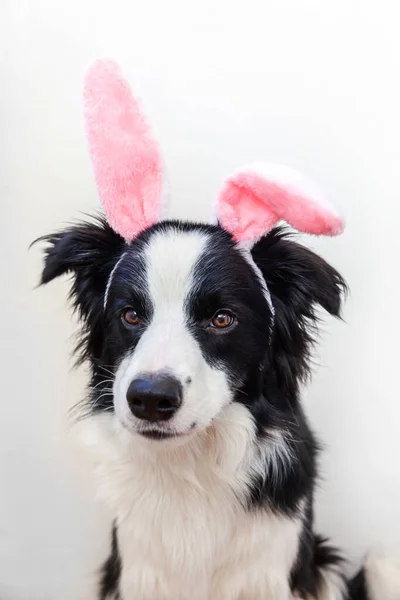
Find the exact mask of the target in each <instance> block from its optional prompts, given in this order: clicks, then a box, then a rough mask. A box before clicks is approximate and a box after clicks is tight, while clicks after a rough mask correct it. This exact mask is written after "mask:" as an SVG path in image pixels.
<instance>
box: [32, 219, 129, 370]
mask: <svg viewBox="0 0 400 600" xmlns="http://www.w3.org/2000/svg"><path fill="white" fill-rule="evenodd" d="M36 242H45V243H46V244H47V246H46V248H45V251H44V253H45V259H44V268H43V272H42V277H41V284H46V283H49V282H50V281H52V280H53V279H55V278H56V277H59V276H60V275H64V274H71V275H72V281H71V290H70V299H71V300H72V305H73V308H74V309H75V310H76V311H77V313H78V315H79V317H80V318H81V320H82V325H83V336H82V337H81V339H80V342H79V344H78V348H77V349H78V351H79V352H80V358H81V359H82V360H84V359H85V358H88V357H93V356H96V354H99V352H100V346H101V343H100V342H101V335H102V329H103V315H104V294H105V290H106V287H107V282H108V279H109V276H110V273H111V271H112V269H113V268H114V266H115V264H116V263H117V261H118V260H119V258H120V257H121V255H122V253H123V252H124V250H125V248H126V242H125V241H124V239H123V238H122V237H121V236H120V235H119V234H118V233H116V232H115V231H114V230H113V229H112V228H111V227H110V225H108V223H107V222H106V221H105V220H104V219H98V220H97V221H93V222H87V223H80V224H78V225H75V226H71V227H69V228H67V229H65V230H64V231H61V232H58V233H53V234H50V235H47V236H44V237H42V238H39V240H36Z"/></svg>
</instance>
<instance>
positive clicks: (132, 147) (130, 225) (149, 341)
mask: <svg viewBox="0 0 400 600" xmlns="http://www.w3.org/2000/svg"><path fill="white" fill-rule="evenodd" d="M86 99H87V105H86V108H87V113H86V114H87V123H88V134H89V141H90V145H91V149H92V156H93V159H94V166H95V174H96V179H97V182H98V185H99V191H100V196H101V198H102V200H103V204H104V207H105V211H106V215H107V218H108V222H107V221H106V220H103V219H100V220H98V221H93V222H91V223H83V224H80V225H77V226H74V227H71V228H69V229H67V230H65V231H63V232H61V233H58V234H54V235H50V236H47V237H46V238H45V239H46V241H47V242H48V246H47V249H46V258H45V267H44V270H43V274H42V283H47V282H49V281H51V280H52V279H54V278H55V277H57V276H59V275H62V274H64V273H70V274H72V292H71V295H72V298H73V302H74V306H75V308H76V309H77V310H78V312H79V315H80V317H81V320H82V324H83V332H82V337H81V341H80V344H79V351H80V356H81V358H82V359H83V360H88V361H89V362H90V364H91V367H92V381H91V391H90V398H89V399H88V403H87V408H88V409H89V410H92V411H113V412H115V415H116V417H117V418H118V419H119V420H120V421H121V423H122V424H123V425H124V426H125V427H126V428H128V429H130V430H132V431H133V432H136V433H138V434H141V435H142V436H145V437H148V438H158V439H161V438H168V437H182V438H184V437H186V436H189V435H195V433H196V431H198V430H204V429H205V428H207V426H208V425H209V424H210V423H211V422H212V421H213V419H214V418H215V417H217V416H218V415H219V414H220V413H221V411H222V410H223V408H224V407H225V406H227V405H228V404H230V403H231V402H233V401H236V402H241V403H243V404H245V405H246V406H247V407H248V408H249V409H250V410H251V411H252V412H253V413H254V414H255V415H256V414H257V411H259V410H260V406H262V405H263V403H265V402H270V397H271V395H274V397H279V398H281V399H282V401H284V402H290V401H291V400H290V398H292V399H294V398H296V396H297V387H298V384H299V382H300V381H301V380H302V379H303V378H304V376H305V375H306V373H307V370H308V359H309V351H310V344H311V343H312V330H313V328H314V326H315V323H316V320H317V316H316V312H315V311H316V308H317V306H318V305H320V306H322V307H323V308H324V309H326V310H327V311H328V312H329V313H330V314H333V315H335V316H338V315H339V311H340V299H341V294H342V292H343V291H344V289H345V284H344V281H343V279H342V278H341V277H340V275H339V274H338V273H337V272H336V271H335V270H334V269H333V268H332V267H330V266H329V265H328V264H327V263H326V262H325V261H324V260H322V259H321V258H319V257H318V256H317V255H315V254H314V253H312V252H311V251H310V250H308V249H306V248H305V247H303V246H301V245H299V244H298V243H296V241H294V240H293V239H292V237H291V235H290V234H289V233H288V232H287V231H285V230H283V229H282V228H274V229H273V226H274V224H275V223H276V222H277V221H278V220H280V219H281V218H284V219H285V220H286V221H287V222H289V223H290V224H291V225H293V226H294V227H295V228H297V229H299V230H302V231H307V232H310V233H316V234H331V235H332V234H336V233H339V231H340V229H341V222H340V220H339V219H338V217H337V216H336V215H335V213H334V212H333V211H332V210H331V209H330V208H328V207H326V206H325V205H323V204H321V203H320V202H319V200H318V193H317V192H316V191H315V189H314V188H313V187H312V186H310V184H309V183H308V182H307V181H305V180H304V179H303V178H301V177H300V176H299V175H298V174H296V173H295V174H294V173H293V171H290V170H288V169H285V168H282V167H278V168H276V167H275V168H272V167H270V166H269V167H265V166H262V168H260V167H259V166H255V167H251V168H246V169H244V170H242V171H240V172H239V173H238V174H236V175H234V176H233V177H231V178H229V179H228V180H227V182H226V184H225V185H224V187H223V189H222V191H221V194H220V196H219V202H218V209H217V220H218V224H216V225H201V224H192V223H183V222H178V221H161V222H157V221H158V220H159V217H160V205H161V192H162V180H161V160H160V157H159V154H158V151H157V149H156V146H155V144H154V142H153V140H152V138H151V136H150V134H149V131H148V128H147V126H146V125H145V123H144V121H143V117H142V115H141V114H140V113H139V112H138V111H139V109H138V106H137V103H136V102H135V101H134V99H133V98H132V97H131V96H130V91H129V88H127V87H126V84H125V82H123V81H122V80H121V79H120V76H119V75H118V73H117V72H116V71H115V67H114V65H112V64H110V63H105V64H104V63H102V64H100V65H99V64H97V65H96V66H95V67H94V69H93V70H92V71H91V72H90V73H89V76H88V79H87V83H86ZM121 127H122V128H128V130H129V131H128V133H129V135H126V133H127V132H126V131H122V132H121V131H120V130H119V129H121ZM118 128H119V129H118ZM114 130H116V131H117V133H118V135H114V133H113V131H114ZM122 134H124V135H122ZM127 140H128V141H127ZM131 140H134V141H133V142H132V141H131ZM138 153H139V158H137V155H138ZM118 157H119V158H118ZM293 175H294V176H293ZM288 176H290V182H288ZM108 223H110V224H111V225H109V224H108ZM288 399H289V400H288ZM292 401H294V400H292ZM264 408H265V407H264ZM275 408H276V407H275ZM274 410H275V409H274V408H273V406H272V405H271V411H270V412H268V411H265V410H263V411H262V412H263V415H264V417H263V418H264V419H265V418H267V419H268V418H270V419H271V424H273V419H274Z"/></svg>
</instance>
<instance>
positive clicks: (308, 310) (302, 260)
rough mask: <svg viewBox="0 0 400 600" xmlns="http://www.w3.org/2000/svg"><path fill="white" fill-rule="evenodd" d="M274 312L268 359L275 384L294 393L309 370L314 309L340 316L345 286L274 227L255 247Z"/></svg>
mask: <svg viewBox="0 0 400 600" xmlns="http://www.w3.org/2000/svg"><path fill="white" fill-rule="evenodd" d="M252 256H253V259H254V261H255V262H256V264H257V266H258V267H259V268H260V270H261V272H262V274H263V277H264V279H265V281H266V283H267V286H268V289H269V291H270V294H271V301H272V305H273V307H274V310H275V317H274V326H273V331H272V342H271V347H270V352H271V355H270V361H271V362H272V363H273V364H274V365H275V367H276V375H277V377H278V384H279V385H280V386H281V387H282V389H286V390H288V391H289V392H291V393H296V392H297V390H298V387H299V384H300V382H302V381H304V380H305V379H306V378H307V376H308V374H309V371H310V354H311V349H312V344H313V343H314V341H315V335H316V333H317V325H318V320H319V316H318V315H319V312H318V307H322V308H323V309H324V310H325V311H327V312H328V313H329V314H330V315H333V316H335V317H339V318H340V311H341V305H342V300H343V297H344V295H345V294H346V292H347V286H346V282H345V281H344V279H343V278H342V277H341V275H340V274H339V273H338V272H337V271H336V270H335V269H334V268H333V267H332V266H330V265H329V264H328V263H327V262H326V261H325V260H324V259H323V258H321V257H320V256H318V255H317V254H315V253H314V252H312V251H311V250H309V249H308V248H306V247H305V246H302V245H301V244H299V243H297V242H296V241H294V240H293V236H292V235H291V234H290V233H289V232H288V231H287V230H285V229H282V228H276V229H274V230H272V231H271V232H270V233H269V234H268V235H267V236H265V237H264V238H262V239H261V240H260V241H259V242H258V243H257V244H256V245H255V246H254V248H253V250H252Z"/></svg>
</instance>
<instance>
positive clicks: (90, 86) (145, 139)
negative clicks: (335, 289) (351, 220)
mask: <svg viewBox="0 0 400 600" xmlns="http://www.w3.org/2000/svg"><path fill="white" fill-rule="evenodd" d="M84 100H85V121H86V129H87V136H88V141H89V148H90V153H91V157H92V162H93V167H94V174H95V179H96V183H97V187H98V191H99V196H100V199H101V202H102V204H103V207H104V211H105V214H106V217H107V220H108V222H109V223H110V225H111V226H112V228H113V229H114V230H115V231H116V232H117V233H119V234H120V235H121V236H122V237H123V238H124V239H125V240H126V241H127V242H128V243H129V242H130V241H132V239H133V238H134V237H135V236H137V235H138V234H139V233H140V232H141V231H143V230H144V229H146V228H147V227H150V226H151V225H154V224H155V223H156V222H157V221H159V220H160V219H161V218H162V216H163V215H162V214H161V206H162V195H163V173H162V159H161V155H160V151H159V149H158V146H157V143H156V141H155V139H154V138H153V135H152V132H151V130H150V128H149V126H148V125H147V122H146V120H145V118H144V115H143V114H142V111H141V108H140V106H139V103H138V101H137V100H136V98H135V97H134V96H133V94H132V92H131V90H130V87H129V85H128V83H127V81H126V80H125V79H124V78H123V75H122V73H121V72H120V69H119V67H118V65H117V64H115V63H114V62H112V61H109V60H99V61H97V62H96V63H94V64H93V65H92V67H91V68H90V69H89V71H88V73H87V75H86V78H85V84H84ZM216 218H217V221H218V222H219V224H220V225H221V226H222V227H223V228H224V229H226V230H227V231H229V232H230V233H231V234H232V236H233V238H234V239H235V240H236V241H237V242H238V243H241V244H243V246H245V247H247V248H249V247H251V246H252V245H253V244H254V243H255V241H257V240H258V239H259V238H260V237H262V236H263V235H265V234H266V233H267V232H268V231H270V230H271V229H272V227H273V226H274V225H275V224H276V223H277V222H278V221H280V220H283V221H286V222H287V223H288V224H289V225H291V226H292V227H293V228H295V229H297V230H298V231H301V232H304V233H310V234H314V235H338V234H339V233H341V232H342V230H343V222H342V220H341V219H340V217H339V216H338V215H337V214H336V212H335V211H334V210H333V209H332V208H331V207H330V206H329V205H328V204H327V203H326V201H324V199H323V196H322V194H321V192H320V191H319V190H318V189H317V187H316V186H315V185H314V184H313V183H312V182H311V181H309V180H308V179H307V178H306V177H304V176H303V175H301V174H300V173H298V172H297V171H294V170H292V169H290V168H289V167H285V166H282V165H275V164H271V163H259V164H252V165H249V166H247V167H244V168H242V169H241V170H239V171H238V172H237V173H235V174H233V175H232V176H231V177H229V178H228V179H227V180H226V181H225V183H224V185H223V186H222V189H221V191H220V193H219V196H218V202H217V211H216Z"/></svg>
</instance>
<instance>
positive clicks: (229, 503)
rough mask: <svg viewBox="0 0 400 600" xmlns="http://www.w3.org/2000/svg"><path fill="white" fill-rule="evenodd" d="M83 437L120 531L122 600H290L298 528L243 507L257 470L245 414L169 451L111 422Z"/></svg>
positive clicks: (238, 412)
mask: <svg viewBox="0 0 400 600" xmlns="http://www.w3.org/2000/svg"><path fill="white" fill-rule="evenodd" d="M84 432H85V436H84V440H85V442H86V443H87V444H88V445H90V446H91V447H92V448H93V449H94V450H95V452H94V454H93V455H94V458H95V467H96V472H97V476H98V481H99V487H100V493H101V496H102V497H103V499H104V500H105V501H106V503H107V504H108V506H109V508H110V509H111V510H112V514H113V515H114V517H115V518H116V521H117V524H118V541H119V549H120V554H121V558H122V565H123V568H122V576H121V586H120V587H121V595H122V600H266V599H267V600H289V599H290V598H291V596H290V590H289V584H288V578H289V574H290V570H291V567H292V566H293V563H294V560H295V558H296V554H297V548H298V539H299V533H300V528H301V522H300V518H295V519H293V518H288V517H285V516H281V515H277V514H274V513H272V512H269V511H267V510H262V511H261V510H259V511H251V512H249V511H247V510H246V509H245V508H243V504H242V502H241V499H243V496H244V493H245V491H246V487H247V484H248V482H249V479H250V477H251V474H252V469H253V472H254V469H256V468H257V465H256V462H255V461H254V456H253V455H252V448H253V444H252V440H253V439H254V427H253V423H252V420H251V418H250V416H249V414H248V412H247V410H246V409H245V408H243V407H241V406H239V405H231V406H230V407H228V409H227V410H226V412H225V414H224V415H223V416H221V419H220V420H219V421H218V422H217V423H215V424H214V425H213V426H212V427H211V428H209V430H208V431H207V432H205V433H204V435H202V436H200V435H197V436H196V437H194V438H193V439H192V440H189V441H188V442H187V443H186V444H183V445H180V446H179V447H175V448H174V447H172V446H171V447H168V446H167V447H164V446H163V445H162V444H163V443H161V444H159V443H158V442H154V441H153V442H150V441H147V440H140V439H139V440H138V439H137V437H136V436H132V434H131V433H129V432H127V431H125V430H124V429H122V428H121V427H120V426H119V425H118V423H117V421H116V420H115V418H114V417H112V416H109V415H108V416H107V415H101V416H99V417H93V418H91V419H89V420H88V421H87V423H86V425H85V428H84ZM157 444H159V445H158V446H157Z"/></svg>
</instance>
